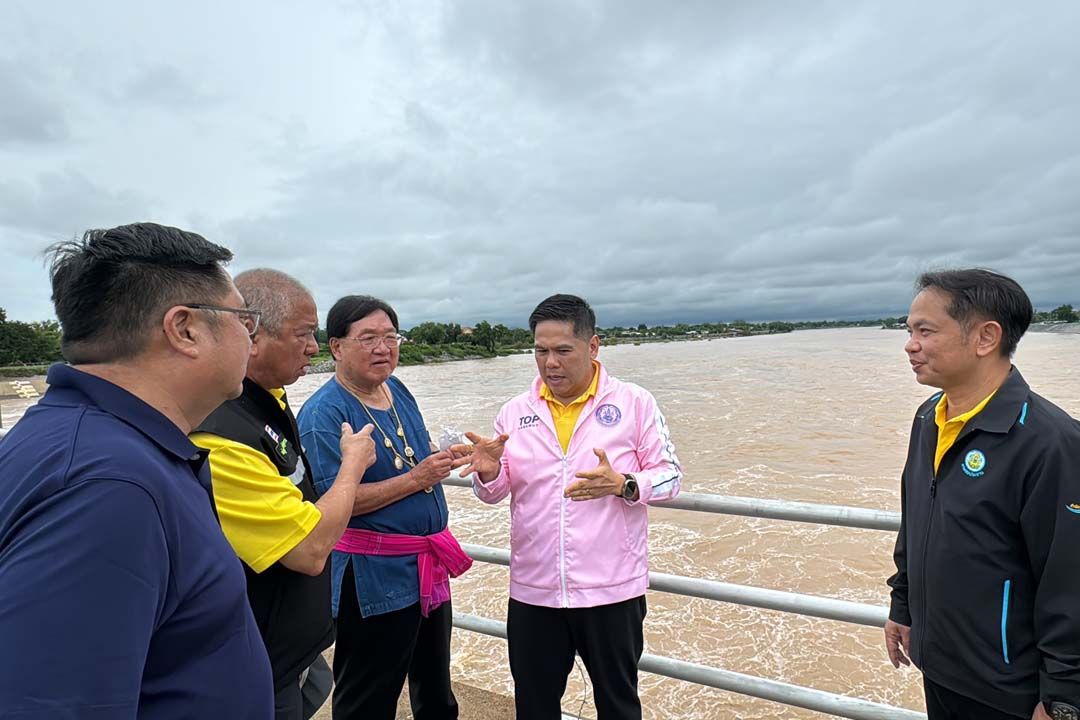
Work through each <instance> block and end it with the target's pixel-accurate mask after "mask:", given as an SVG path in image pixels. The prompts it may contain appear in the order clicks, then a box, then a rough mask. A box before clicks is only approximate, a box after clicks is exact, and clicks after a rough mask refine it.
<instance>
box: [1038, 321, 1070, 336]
mask: <svg viewBox="0 0 1080 720" xmlns="http://www.w3.org/2000/svg"><path fill="white" fill-rule="evenodd" d="M1028 331H1029V332H1046V333H1059V334H1063V335H1080V323H1033V324H1032V326H1031V327H1030V328H1028Z"/></svg>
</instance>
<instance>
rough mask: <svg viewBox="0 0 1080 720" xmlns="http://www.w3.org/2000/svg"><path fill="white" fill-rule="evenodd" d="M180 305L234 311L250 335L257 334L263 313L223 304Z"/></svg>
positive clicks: (192, 308)
mask: <svg viewBox="0 0 1080 720" xmlns="http://www.w3.org/2000/svg"><path fill="white" fill-rule="evenodd" d="M180 307H186V308H188V309H190V310H209V311H210V312H229V313H234V314H235V315H236V317H238V318H240V322H242V323H244V327H246V328H247V331H248V335H252V336H253V335H255V331H256V330H258V329H259V318H261V317H262V313H261V312H259V311H258V310H252V309H251V308H231V307H223V306H221V305H206V304H205V303H184V304H183V305H181V306H180Z"/></svg>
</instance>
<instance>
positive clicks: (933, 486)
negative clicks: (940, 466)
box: [919, 457, 944, 671]
mask: <svg viewBox="0 0 1080 720" xmlns="http://www.w3.org/2000/svg"><path fill="white" fill-rule="evenodd" d="M943 459H944V458H943ZM930 471H931V475H930V508H929V512H930V518H929V519H928V520H927V522H926V534H925V535H924V536H923V556H922V583H921V585H922V611H923V615H924V616H927V612H926V554H927V549H928V548H929V547H930V529H931V527H933V525H934V502H935V501H936V499H937V482H938V478H937V471H936V470H934V459H933V458H932V457H931V458H930ZM928 625H929V622H928V620H924V622H923V629H922V635H921V636H920V637H919V662H921V663H922V669H923V670H924V671H925V669H926V652H925V651H926V635H927V629H928V628H927V626H928Z"/></svg>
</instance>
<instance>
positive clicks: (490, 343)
mask: <svg viewBox="0 0 1080 720" xmlns="http://www.w3.org/2000/svg"><path fill="white" fill-rule="evenodd" d="M470 339H471V340H472V343H473V344H474V345H479V346H480V347H482V348H487V350H488V351H489V352H495V331H494V329H493V328H492V327H491V323H489V322H488V321H487V320H481V321H480V322H478V323H476V327H475V328H473V333H472V337H471V338H470Z"/></svg>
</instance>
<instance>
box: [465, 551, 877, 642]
mask: <svg viewBox="0 0 1080 720" xmlns="http://www.w3.org/2000/svg"><path fill="white" fill-rule="evenodd" d="M461 547H462V549H464V550H465V552H466V553H468V555H469V557H471V558H472V559H473V560H479V561H480V562H486V563H492V564H495V565H505V566H509V565H510V551H509V550H501V549H499V548H493V547H487V546H485V545H473V544H471V543H462V544H461ZM649 589H651V590H659V591H661V592H667V593H672V594H674V595H687V596H690V597H699V598H705V599H706V600H719V601H720V602H729V603H735V604H737V605H752V606H753V607H759V608H765V609H766V610H779V611H781V612H789V613H795V614H797V615H810V616H813V617H819V618H826V619H827V620H840V621H842V622H849V623H856V624H858V625H870V626H871V627H885V620H887V619H888V617H889V611H888V609H886V608H883V607H879V606H877V605H866V604H864V603H857V602H851V601H849V600H837V599H836V598H829V597H821V596H819V595H803V594H801V593H793V592H785V591H783V590H769V589H767V588H758V587H751V586H749V585H737V584H735V583H726V582H717V581H716V580H703V579H701V578H693V577H684V576H682V575H668V574H667V573H658V572H650V573H649Z"/></svg>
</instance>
